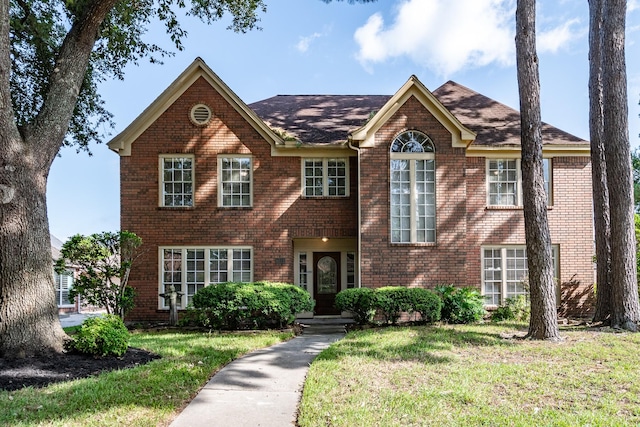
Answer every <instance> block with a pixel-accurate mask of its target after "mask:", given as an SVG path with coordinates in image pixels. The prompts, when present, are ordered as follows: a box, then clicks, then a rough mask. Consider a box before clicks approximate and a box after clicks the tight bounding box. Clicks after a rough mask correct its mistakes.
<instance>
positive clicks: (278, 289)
mask: <svg viewBox="0 0 640 427" xmlns="http://www.w3.org/2000/svg"><path fill="white" fill-rule="evenodd" d="M192 304H193V307H192V310H191V313H189V315H188V316H187V317H189V318H190V319H191V320H193V321H194V322H195V323H196V324H198V325H201V326H206V327H209V328H213V329H262V328H268V327H283V326H285V325H289V324H291V323H293V321H294V320H295V318H296V314H297V313H300V312H302V311H309V310H312V309H313V301H312V300H311V296H310V295H309V293H307V292H306V291H304V290H303V289H301V288H299V287H298V286H294V285H290V284H287V283H273V282H255V283H234V282H227V283H217V284H211V285H209V286H206V287H204V288H203V289H200V290H199V291H198V292H196V294H195V295H194V296H193V302H192Z"/></svg>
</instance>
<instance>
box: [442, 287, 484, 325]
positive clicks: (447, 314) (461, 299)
mask: <svg viewBox="0 0 640 427" xmlns="http://www.w3.org/2000/svg"><path fill="white" fill-rule="evenodd" d="M436 292H437V293H438V294H439V296H440V298H441V299H442V316H441V318H442V320H444V321H447V322H449V323H473V322H478V321H479V320H481V319H482V317H483V316H484V314H485V310H484V299H483V298H482V295H480V292H478V290H477V289H473V288H456V287H455V286H453V285H440V286H437V287H436Z"/></svg>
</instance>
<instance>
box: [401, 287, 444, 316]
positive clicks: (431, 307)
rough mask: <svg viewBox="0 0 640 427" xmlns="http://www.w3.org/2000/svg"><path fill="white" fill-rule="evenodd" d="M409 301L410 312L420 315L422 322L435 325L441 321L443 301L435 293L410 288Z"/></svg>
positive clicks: (408, 290) (408, 291) (408, 292)
mask: <svg viewBox="0 0 640 427" xmlns="http://www.w3.org/2000/svg"><path fill="white" fill-rule="evenodd" d="M407 299H408V303H409V306H410V307H411V309H410V312H416V313H420V321H421V322H424V323H433V322H437V321H438V320H440V316H441V312H442V301H441V300H440V297H438V295H437V294H436V293H435V292H433V291H430V290H428V289H423V288H408V289H407Z"/></svg>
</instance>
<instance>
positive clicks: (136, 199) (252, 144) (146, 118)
mask: <svg viewBox="0 0 640 427" xmlns="http://www.w3.org/2000/svg"><path fill="white" fill-rule="evenodd" d="M543 139H544V152H543V156H544V166H545V178H546V179H545V186H546V189H547V194H548V202H549V208H548V214H549V226H550V229H551V239H552V244H553V253H554V259H553V263H554V266H555V273H556V277H557V280H558V286H557V294H558V303H559V311H560V313H561V314H570V315H585V314H587V313H588V312H589V311H590V310H591V308H592V306H591V296H592V285H593V264H592V259H593V253H594V244H593V214H592V202H591V165H590V160H589V143H588V142H587V141H584V140H582V139H580V138H577V137H575V136H572V135H570V134H568V133H566V132H563V131H561V130H559V129H556V128H554V127H552V126H550V125H547V124H544V125H543ZM109 147H110V148H111V149H112V150H114V151H116V152H117V153H118V154H119V155H120V161H121V163H120V164H121V167H120V174H121V215H122V216H121V226H122V229H123V230H130V231H133V232H135V233H136V234H137V235H138V236H140V237H141V238H142V240H143V245H144V246H145V248H146V251H144V255H143V256H142V257H141V258H140V259H139V261H138V262H137V263H136V265H135V267H134V268H133V271H132V273H131V278H130V284H131V285H132V286H134V287H135V288H136V290H137V291H136V292H137V296H136V306H135V308H134V310H133V311H132V312H131V314H130V315H129V317H130V318H131V319H132V320H157V319H164V318H166V316H167V311H166V310H167V309H168V307H167V306H166V304H165V302H164V299H162V298H160V297H159V295H158V294H160V293H162V292H165V290H166V289H167V288H168V286H169V285H175V286H176V288H177V289H179V290H180V291H181V292H183V293H184V296H183V297H182V301H181V307H183V308H184V307H186V305H187V304H188V303H189V302H190V301H191V298H192V297H193V295H194V293H195V292H196V291H197V290H198V289H201V288H202V287H204V286H207V285H208V284H210V283H216V282H225V281H243V282H249V281H255V280H271V281H280V282H289V283H295V284H297V285H299V286H301V287H303V288H305V289H306V290H307V291H308V292H309V293H311V295H312V296H313V298H314V299H315V301H316V308H315V315H336V314H339V313H338V312H336V311H335V308H334V307H333V302H334V297H335V294H336V293H337V292H338V291H340V290H342V289H347V288H353V287H360V286H362V287H381V286H388V285H398V286H416V287H426V288H433V287H434V286H436V285H438V284H455V285H458V286H473V287H476V288H478V289H480V290H481V291H482V293H483V294H484V295H485V297H486V301H487V305H488V306H489V307H491V306H496V305H498V304H501V303H503V302H504V301H505V299H506V298H508V297H511V296H516V295H519V294H525V293H526V292H527V289H526V275H527V265H526V250H525V236H524V219H523V210H522V190H521V174H520V118H519V114H518V112H517V111H515V110H513V109H511V108H509V107H507V106H505V105H502V104H500V103H499V102H496V101H494V100H492V99H490V98H487V97H486V96H483V95H481V94H479V93H476V92H474V91H472V90H470V89H467V88H466V87H464V86H461V85H459V84H457V83H454V82H447V83H445V84H444V85H442V86H441V87H440V88H438V89H436V90H435V91H433V92H430V91H429V90H428V89H427V88H426V87H424V86H423V85H422V83H421V82H420V81H419V80H418V79H417V78H416V77H415V76H412V77H410V78H409V80H408V81H407V82H406V83H405V84H404V85H403V86H402V87H401V88H399V90H398V91H397V92H396V93H395V94H394V95H393V96H369V95H357V96H346V95H337V96H333V95H317V96H316V95H309V96H275V97H273V98H269V99H266V100H263V101H259V102H256V103H253V104H250V105H246V104H245V103H244V102H243V101H242V100H241V99H239V98H238V96H237V95H235V94H234V93H233V92H232V91H231V89H229V88H228V87H227V86H226V85H225V83H224V82H222V81H221V80H220V78H219V77H218V76H217V75H216V74H215V73H213V71H211V69H209V67H207V65H206V64H205V63H204V62H203V61H202V60H201V59H199V58H198V59H196V60H195V61H194V62H193V63H192V64H191V65H190V66H189V67H188V68H187V69H186V70H185V71H184V72H183V73H182V74H181V75H180V76H179V77H178V78H177V79H176V80H175V81H174V82H173V83H172V84H171V85H170V86H169V87H168V88H167V89H166V90H165V91H164V92H163V93H162V94H161V95H160V96H159V97H158V98H157V99H156V100H155V101H154V102H153V103H152V104H151V105H150V106H149V107H148V108H147V109H146V110H145V111H144V112H142V114H141V115H140V116H139V117H138V118H136V119H135V120H134V121H133V123H131V125H130V126H129V127H127V128H126V129H125V130H124V131H123V132H122V133H120V134H119V135H118V136H116V137H115V138H114V139H113V140H112V141H111V142H109ZM307 315H312V313H307Z"/></svg>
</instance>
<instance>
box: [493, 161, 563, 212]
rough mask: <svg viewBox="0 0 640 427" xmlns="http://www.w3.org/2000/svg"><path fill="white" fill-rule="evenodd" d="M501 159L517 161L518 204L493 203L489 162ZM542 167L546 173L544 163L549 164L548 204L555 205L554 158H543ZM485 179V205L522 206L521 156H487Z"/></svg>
mask: <svg viewBox="0 0 640 427" xmlns="http://www.w3.org/2000/svg"><path fill="white" fill-rule="evenodd" d="M500 160H506V161H510V160H515V161H516V179H517V182H516V204H515V205H493V204H491V197H490V193H491V191H490V189H491V182H490V181H489V163H490V162H491V161H500ZM542 162H543V165H542V168H543V173H544V163H545V162H546V163H547V164H548V165H549V194H548V195H547V206H553V199H554V197H553V159H551V158H549V157H543V158H542ZM484 181H485V196H486V197H485V206H487V207H488V208H522V206H523V200H522V160H521V159H520V158H519V157H486V158H485V164H484Z"/></svg>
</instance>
